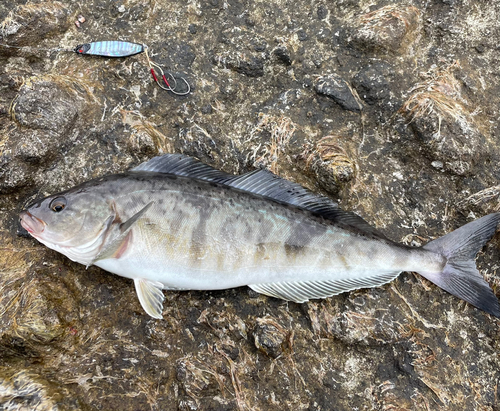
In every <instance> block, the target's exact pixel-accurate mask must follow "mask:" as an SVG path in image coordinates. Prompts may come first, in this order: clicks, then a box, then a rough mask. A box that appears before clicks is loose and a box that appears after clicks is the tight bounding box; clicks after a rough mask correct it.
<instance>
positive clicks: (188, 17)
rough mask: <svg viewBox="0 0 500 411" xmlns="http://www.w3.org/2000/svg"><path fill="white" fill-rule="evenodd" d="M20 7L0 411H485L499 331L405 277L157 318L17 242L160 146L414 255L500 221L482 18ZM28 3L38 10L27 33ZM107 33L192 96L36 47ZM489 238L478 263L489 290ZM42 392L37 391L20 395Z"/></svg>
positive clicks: (492, 78) (2, 92) (6, 67)
mask: <svg viewBox="0 0 500 411" xmlns="http://www.w3.org/2000/svg"><path fill="white" fill-rule="evenodd" d="M24 3H26V1H25V0H10V1H3V2H0V21H3V25H2V26H1V28H3V29H6V28H8V29H9V30H11V31H12V33H11V34H8V35H5V33H4V38H3V39H0V40H1V41H0V42H7V43H9V44H17V43H16V42H19V44H20V45H22V46H27V48H26V49H25V50H21V51H19V50H16V49H11V50H6V49H1V50H0V54H1V55H0V60H1V61H0V190H1V195H0V272H1V273H2V275H0V289H1V290H2V293H1V295H0V307H1V308H0V354H1V355H0V357H1V358H2V368H1V369H0V378H1V382H0V385H1V387H0V409H3V408H11V409H16V407H17V409H25V410H28V409H29V410H31V409H34V408H35V407H36V406H37V405H39V404H42V401H38V400H37V399H36V398H49V399H51V401H52V403H49V405H48V407H50V406H52V405H53V404H54V403H55V404H56V406H57V408H58V409H64V410H66V409H68V410H72V409H74V410H87V409H88V410H94V409H102V410H115V409H116V410H123V411H132V410H149V409H161V410H171V409H177V408H178V409H183V410H225V409H227V410H228V411H229V410H236V409H238V410H254V409H255V410H262V411H272V410H277V409H280V410H281V409H283V410H299V409H311V410H313V409H314V410H320V409H321V410H323V411H324V410H332V409H335V410H344V409H360V410H371V409H374V410H379V409H387V410H389V409H399V408H403V409H408V410H410V409H411V410H413V409H433V406H434V408H436V407H445V408H447V409H450V410H464V409H467V410H468V409H489V408H491V407H492V406H493V407H494V406H495V395H494V394H495V392H494V390H493V389H492V387H495V384H496V382H497V381H498V379H499V375H500V374H499V371H498V370H500V360H499V357H498V355H497V352H498V336H499V335H500V330H499V325H498V321H495V319H493V318H491V317H490V316H488V315H487V314H484V313H482V312H481V311H479V310H477V309H475V308H473V307H472V306H470V305H469V304H466V303H464V302H463V301H460V300H459V299H458V298H455V297H453V296H451V295H449V294H447V293H445V292H443V291H441V290H440V289H439V288H438V287H435V286H433V285H431V284H429V283H428V282H426V281H425V280H423V279H421V278H420V277H418V276H416V275H413V274H402V275H401V276H400V277H398V279H396V280H395V281H394V282H393V283H391V284H387V285H385V286H383V287H380V288H376V289H363V290H358V291H351V292H348V293H343V294H342V295H338V296H333V297H331V298H328V299H325V300H318V301H312V302H309V303H307V304H294V303H286V302H283V301H280V300H277V299H273V298H267V297H265V296H263V295H261V294H257V293H255V292H253V291H249V289H248V288H247V287H242V288H237V289H231V290H224V291H210V292H205V291H173V290H170V291H167V290H165V292H164V293H165V297H166V303H165V307H164V308H165V309H164V320H163V321H157V320H153V319H151V318H149V317H148V316H147V315H145V314H144V312H143V311H142V309H141V306H140V303H139V302H138V299H137V296H136V294H135V292H134V287H133V283H132V282H131V281H130V280H128V279H125V278H121V277H118V276H115V275H112V274H109V273H106V272H104V271H102V270H100V269H98V268H97V267H89V268H88V269H85V267H83V266H81V265H79V264H77V263H74V262H72V261H70V260H69V259H67V258H65V257H63V256H61V255H58V254H57V253H56V252H54V251H51V250H48V249H47V248H46V247H44V246H43V245H41V244H39V243H38V242H36V240H34V239H33V238H31V237H19V236H18V230H17V227H18V213H19V210H20V209H21V208H22V207H23V205H24V204H27V203H29V202H31V201H33V200H34V199H35V198H36V197H37V196H42V195H45V194H52V193H54V192H56V191H60V190H62V189H65V188H68V187H71V186H73V185H75V184H77V183H80V182H83V181H86V180H88V179H90V178H93V177H99V176H102V175H104V174H108V173H114V172H122V171H124V170H127V169H129V168H130V167H131V166H134V165H137V164H139V163H140V162H142V161H145V160H147V159H148V158H150V157H153V156H155V155H158V154H161V153H164V152H184V153H186V154H191V155H195V156H197V157H199V158H200V159H202V160H204V161H205V162H207V163H209V164H211V165H213V166H215V167H217V168H221V169H223V170H224V171H227V172H230V173H235V174H236V173H242V172H247V171H250V170H253V169H255V168H258V167H265V168H267V169H269V170H272V171H274V172H276V173H279V174H280V175H281V176H283V177H286V178H288V179H290V180H293V181H295V182H298V183H300V184H303V185H305V186H307V187H308V188H310V189H312V190H313V191H318V190H319V191H320V192H321V193H323V194H324V193H325V192H326V193H328V194H330V195H334V197H333V198H332V199H334V200H337V201H338V202H339V203H340V205H341V207H343V208H344V209H347V210H352V211H355V212H356V213H357V214H359V215H361V216H362V217H363V218H365V219H366V220H367V221H369V222H370V223H372V224H373V225H375V226H376V227H377V228H378V229H380V230H381V231H382V232H383V233H384V234H385V235H386V236H387V237H388V238H391V239H392V240H395V241H402V242H404V243H407V244H413V245H422V244H425V243H426V242H427V241H428V240H431V239H434V238H437V237H439V236H441V235H443V234H445V233H447V232H450V231H451V230H453V229H456V228H458V227H459V226H460V225H462V224H463V223H465V222H467V221H469V220H471V219H472V218H473V217H474V216H475V217H480V216H482V215H484V214H486V213H490V212H495V211H497V210H498V208H499V204H498V197H499V195H498V192H499V190H498V181H499V178H500V174H499V171H498V167H496V165H497V164H498V162H499V161H500V155H499V154H498V150H499V144H498V141H500V134H499V133H500V131H499V128H498V117H499V113H498V107H500V86H499V84H498V81H497V79H498V73H497V71H498V69H497V67H498V61H497V60H498V45H497V44H496V43H495V41H496V39H498V38H499V35H500V33H499V28H498V21H500V14H499V13H500V11H499V10H498V8H495V7H494V6H492V4H493V3H491V2H490V3H488V2H484V1H483V2H479V1H478V0H471V1H469V2H467V3H464V2H454V4H453V7H450V4H445V2H443V1H441V0H431V1H428V2H420V3H419V4H418V5H417V4H416V3H415V5H417V7H419V8H420V10H419V11H418V12H414V10H413V9H412V8H411V7H410V6H407V5H402V4H396V2H392V3H391V4H393V5H392V6H390V7H384V6H386V5H387V4H389V3H390V2H387V1H384V2H379V3H377V4H374V5H370V6H367V7H368V10H367V11H368V13H366V12H364V11H361V10H362V9H361V8H360V3H359V2H356V1H342V2H332V1H330V2H326V1H321V2H315V3H314V4H312V3H311V2H310V1H309V2H308V1H305V0H296V1H295V2H283V1H270V2H238V1H222V0H214V1H190V2H186V1H184V0H170V1H168V2H158V1H157V2H151V4H149V2H144V1H136V0H127V1H119V2H113V1H111V0H94V1H92V2H80V3H79V5H78V7H76V6H75V7H76V8H75V7H73V6H74V5H73V4H72V5H71V7H70V6H68V5H67V4H69V2H66V3H65V6H64V8H67V10H69V14H70V15H71V18H68V24H69V26H68V28H67V29H65V28H64V27H65V24H66V22H65V20H64V16H63V17H62V19H61V18H60V17H57V16H58V14H57V13H55V12H54V13H55V14H53V15H52V14H50V10H52V9H51V7H52V6H51V5H52V4H54V3H41V2H35V3H29V4H28V5H24ZM447 3H450V2H447ZM45 7H48V8H49V12H47V11H46V10H45ZM22 8H24V11H23V12H22V13H18V14H20V15H23V16H24V14H23V13H26V16H28V15H29V14H30V13H32V14H33V15H34V16H37V17H36V18H35V19H34V20H29V16H28V18H26V19H25V20H23V19H17V18H16V16H15V13H17V11H19V10H21V9H22ZM11 11H12V14H11V17H12V19H11V20H10V21H9V20H8V19H6V18H7V17H8V16H9V13H10V12H11ZM67 12H68V11H65V12H64V13H67ZM80 13H81V14H82V15H83V16H85V18H86V21H85V23H84V24H81V27H80V28H79V29H77V28H76V27H75V26H74V24H73V22H74V21H75V19H76V18H77V16H78V14H80ZM412 13H413V14H412ZM361 14H364V16H363V17H362V18H360V19H358V20H357V21H356V17H355V16H360V15H361ZM417 14H421V17H418V18H416V17H415V16H416V15H417ZM54 16H56V17H54ZM353 16H354V17H353ZM23 18H24V17H23ZM415 20H418V22H417V23H416V25H415V24H414V21H415ZM13 22H18V23H19V22H20V23H23V24H20V25H19V24H18V25H17V26H18V27H17V28H16V25H15V24H14V25H11V24H12V23H13ZM422 22H425V36H424V35H421V34H423V33H424V32H423V24H422ZM471 22H472V23H471ZM46 28H47V30H49V31H50V30H52V31H50V33H51V34H46V33H45V32H44V30H45V29H46ZM110 28H112V32H113V38H116V39H118V38H119V39H123V40H131V41H140V42H145V43H147V44H148V45H149V46H150V52H151V53H150V56H151V58H152V59H153V60H154V61H156V62H158V63H159V64H160V65H161V66H162V67H163V68H164V69H167V70H169V71H171V72H172V73H174V74H175V73H187V75H185V77H186V78H187V79H188V81H190V82H191V83H192V85H193V86H196V87H193V90H194V92H193V93H191V94H189V95H188V96H184V97H177V96H174V95H172V94H171V93H169V92H166V91H164V90H160V89H159V88H158V87H157V86H156V84H155V83H154V82H153V81H152V79H151V75H150V73H149V70H148V67H147V60H146V59H145V56H144V55H143V54H142V55H137V56H133V57H129V58H125V59H107V58H92V57H82V56H76V55H74V54H72V53H48V52H47V51H42V50H37V47H41V48H45V47H46V48H54V47H61V48H70V47H74V45H76V44H75V42H74V41H75V39H76V37H79V36H83V37H85V38H87V39H96V40H97V39H103V38H108V39H109V35H110ZM16 30H17V31H16ZM14 31H15V32H14ZM75 36H76V37H75ZM483 46H484V47H483ZM469 51H472V52H471V53H470V52H469ZM450 59H453V60H459V61H460V65H461V69H454V70H453V72H452V74H453V78H454V80H453V79H451V78H450V79H443V78H441V77H440V76H439V73H438V72H439V71H442V70H443V68H446V67H447V65H448V64H449V63H450V62H451V61H450ZM214 63H215V64H214ZM436 67H438V68H439V69H436ZM329 73H335V76H338V77H340V78H341V79H342V80H343V81H344V82H345V83H341V85H343V86H344V87H340V88H341V89H342V90H344V91H345V93H346V95H347V97H348V98H350V97H349V92H347V91H346V88H345V85H347V86H350V85H352V87H353V88H354V90H355V91H354V92H353V93H351V94H352V95H353V97H354V98H355V100H356V99H358V98H359V100H357V101H358V103H360V104H365V105H364V106H363V108H362V110H363V115H362V116H361V115H358V114H355V115H353V113H352V112H350V111H348V110H345V109H342V108H341V107H340V106H339V107H338V108H337V107H336V106H337V104H339V103H337V102H334V101H332V97H326V96H325V95H318V93H317V92H315V91H313V86H314V83H315V82H316V80H317V79H318V77H320V76H323V77H328V76H327V74H329ZM48 76H50V77H51V78H49V77H48ZM61 76H62V77H64V78H65V79H66V80H68V81H62V82H60V81H58V80H57V79H56V77H61ZM75 80H78V81H77V83H78V85H76V84H72V82H74V81H75ZM431 80H433V82H432V81H431ZM43 82H45V83H46V84H45V85H43V84H42V83H43ZM68 82H69V83H68ZM23 84H24V85H23ZM30 84H31V85H30ZM28 86H29V87H28ZM67 86H69V88H68V87H67ZM30 87H32V89H30ZM52 89H53V90H52ZM36 93H39V94H40V95H39V96H38V97H37V96H36ZM356 93H357V94H356ZM333 94H334V93H333ZM339 94H340V95H342V93H341V92H340V93H339ZM16 96H17V97H16ZM358 96H359V97H358ZM21 97H22V98H21ZM81 98H83V100H82V99H81ZM348 98H346V99H345V101H348ZM340 100H341V101H342V99H340ZM403 100H407V103H408V104H406V106H405V109H404V110H402V111H401V112H400V113H402V114H403V115H402V116H398V115H394V111H395V110H398V109H399V108H400V107H401V106H402V103H403ZM47 101H49V102H47ZM20 103H21V104H20ZM350 103H351V107H353V108H354V110H355V111H356V110H359V108H360V106H359V105H358V104H354V103H353V101H352V99H351V100H350ZM332 107H333V109H332ZM11 113H12V114H14V115H16V114H17V115H18V118H17V119H16V117H13V116H12V114H11ZM453 113H454V114H453ZM457 113H458V114H457ZM426 117H428V118H426ZM471 130H472V131H471ZM325 136H326V137H328V138H325ZM483 138H484V140H483ZM483 159H484V161H483ZM456 161H462V162H467V163H468V164H470V165H471V166H470V168H469V171H467V172H466V173H465V174H457V173H456V172H455V171H453V170H458V172H461V171H462V170H461V169H460V168H457V167H456V165H457V164H455V165H454V164H453V162H456ZM498 241H499V239H498V236H497V237H495V238H494V239H493V240H492V241H491V242H490V243H489V244H488V245H487V246H486V248H485V250H484V252H483V253H480V254H479V256H478V259H477V262H478V269H479V271H480V272H481V274H483V275H484V276H485V279H486V281H488V282H489V283H490V284H491V285H492V287H493V288H494V289H496V290H498V289H500V283H499V279H498V272H497V271H498V270H497V268H496V267H497V265H498V261H499V259H500V254H499V253H500V252H499V248H498ZM256 319H259V320H256ZM7 371H8V372H7ZM19 373H24V375H25V376H26V378H25V381H28V382H27V383H26V384H24V383H18V382H16V381H19V377H18V375H20V374H19ZM31 383H33V384H35V383H36V384H39V386H38V387H40V389H39V390H38V391H37V390H36V389H30V390H25V389H18V388H16V387H21V386H23V384H24V386H28V385H30V384H31ZM27 391H28V394H26V395H24V394H23V393H26V392H27ZM2 393H7V394H5V396H3V394H2ZM60 394H62V395H60ZM436 404H439V405H436ZM38 409H42V406H41V405H39V406H38ZM49 409H50V408H49Z"/></svg>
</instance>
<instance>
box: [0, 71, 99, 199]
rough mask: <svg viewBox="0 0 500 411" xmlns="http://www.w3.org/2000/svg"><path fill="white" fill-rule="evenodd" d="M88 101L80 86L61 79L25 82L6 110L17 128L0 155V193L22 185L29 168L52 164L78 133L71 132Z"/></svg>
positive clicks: (63, 78)
mask: <svg viewBox="0 0 500 411" xmlns="http://www.w3.org/2000/svg"><path fill="white" fill-rule="evenodd" d="M89 98H90V97H89V90H88V89H87V88H86V87H85V86H84V85H82V84H81V83H80V82H79V81H76V80H73V79H69V78H67V77H65V76H58V75H48V76H45V77H40V78H30V79H27V80H26V81H25V83H24V84H23V86H22V87H21V89H20V90H19V93H18V94H17V95H16V97H15V98H14V100H13V101H12V103H11V107H10V113H11V117H12V119H13V120H14V121H15V122H16V124H17V127H14V128H11V129H10V130H9V132H8V134H7V136H6V139H5V141H4V144H3V150H2V151H1V152H0V176H1V177H2V179H1V182H0V192H1V191H6V190H7V191H8V190H11V189H13V188H14V187H16V186H19V185H23V184H24V183H25V182H26V181H27V180H26V179H27V178H28V173H29V171H28V170H33V169H32V168H31V167H32V166H33V165H35V166H40V165H41V164H43V163H45V164H47V163H49V162H51V161H53V160H54V159H55V158H57V157H58V156H59V155H60V154H61V151H64V149H65V148H67V147H69V146H70V145H71V144H73V143H74V142H75V140H76V138H77V136H78V130H77V131H76V132H75V133H74V132H72V131H73V128H74V127H75V125H76V123H77V120H78V118H79V115H81V114H82V113H84V108H85V107H86V104H87V103H88V101H89Z"/></svg>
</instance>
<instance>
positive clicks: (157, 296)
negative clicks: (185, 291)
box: [134, 278, 165, 320]
mask: <svg viewBox="0 0 500 411" xmlns="http://www.w3.org/2000/svg"><path fill="white" fill-rule="evenodd" d="M134 284H135V290H136V291H137V297H139V301H140V302H141V305H142V308H144V311H146V312H147V313H148V314H149V315H150V316H151V317H153V318H158V319H159V320H161V319H163V315H162V311H163V301H164V300H165V296H164V295H163V292H162V288H163V284H162V283H159V282H156V281H149V280H145V279H143V278H135V279H134Z"/></svg>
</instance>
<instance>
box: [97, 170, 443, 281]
mask: <svg viewBox="0 0 500 411" xmlns="http://www.w3.org/2000/svg"><path fill="white" fill-rule="evenodd" d="M101 188H102V189H104V191H107V192H109V193H110V194H112V193H114V195H112V197H113V198H114V200H115V202H116V203H117V204H120V206H119V208H118V210H117V211H118V215H119V216H120V218H121V220H123V221H125V220H127V219H128V218H130V217H132V216H133V215H134V214H135V213H136V212H138V211H139V210H140V208H141V207H143V205H144V204H147V203H148V202H150V201H153V202H154V203H153V206H152V207H151V209H150V210H149V212H148V213H147V215H145V216H144V217H143V218H142V219H141V220H140V221H139V222H138V224H137V225H136V226H135V227H134V228H132V233H133V239H132V241H131V245H133V246H130V245H129V247H128V249H127V252H126V253H125V254H124V255H123V256H122V257H121V260H123V267H121V274H122V275H123V274H126V276H129V277H133V276H134V272H135V270H136V269H138V268H139V267H141V269H142V270H150V271H151V273H150V276H151V277H152V278H153V279H154V280H155V281H159V282H162V283H163V284H165V286H167V287H173V288H191V289H193V288H195V289H196V288H199V289H218V288H220V287H221V283H220V281H221V280H223V281H224V286H225V287H235V286H241V285H246V284H249V283H250V284H252V283H261V282H268V281H273V280H280V281H293V280H295V279H296V278H297V275H299V276H301V277H302V278H304V279H307V278H308V277H314V279H316V280H323V279H331V278H332V275H336V276H337V277H339V278H346V279H347V278H352V277H355V276H358V275H362V274H365V273H367V272H368V273H370V272H371V273H373V272H374V271H376V270H384V271H385V270H387V266H388V264H389V265H391V268H392V270H393V271H395V270H399V271H402V270H414V269H417V268H418V267H419V266H421V262H420V260H419V256H418V254H422V251H418V250H415V249H408V248H406V247H404V246H403V247H401V246H395V244H394V243H392V242H389V241H387V242H382V241H380V239H378V238H369V237H366V236H364V235H362V234H360V233H353V232H352V231H348V230H347V229H346V228H341V227H339V226H337V225H335V224H334V223H331V222H328V221H326V220H324V219H323V218H321V217H318V216H314V215H311V213H309V212H307V211H305V210H300V209H297V208H294V207H289V206H286V205H282V204H278V203H274V202H270V201H268V200H266V199H263V198H259V197H255V196H249V195H248V193H245V192H239V191H238V190H234V189H227V188H226V187H223V186H218V185H216V184H212V183H208V182H204V181H197V180H192V179H189V178H186V177H177V178H171V177H169V178H165V177H162V178H158V176H156V175H148V174H147V173H145V174H144V175H134V174H130V175H123V178H122V179H121V180H118V179H115V178H113V179H112V181H111V182H109V187H108V184H103V185H102V186H101ZM395 250H396V251H395ZM152 255H154V256H155V258H154V259H152V258H151V256H152ZM440 260H441V261H436V262H434V261H433V262H431V263H429V267H428V269H429V271H437V272H439V271H441V269H442V266H443V262H442V259H440ZM97 265H100V264H99V263H97ZM101 266H104V268H106V267H108V266H107V263H103V264H102V265H101ZM112 271H115V270H112ZM165 272H167V273H168V274H167V277H168V278H165V277H166V276H165ZM222 277H226V278H222ZM148 278H149V276H148Z"/></svg>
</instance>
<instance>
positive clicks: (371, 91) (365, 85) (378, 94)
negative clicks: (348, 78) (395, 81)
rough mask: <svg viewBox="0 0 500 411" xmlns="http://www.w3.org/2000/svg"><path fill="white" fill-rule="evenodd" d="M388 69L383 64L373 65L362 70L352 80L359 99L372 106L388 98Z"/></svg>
mask: <svg viewBox="0 0 500 411" xmlns="http://www.w3.org/2000/svg"><path fill="white" fill-rule="evenodd" d="M389 73H390V71H389V68H388V67H387V66H386V65H384V64H380V63H379V64H374V65H371V66H367V67H364V68H362V69H361V70H360V71H359V72H358V74H356V75H355V76H354V78H353V80H352V84H353V86H354V88H355V89H356V91H357V92H358V95H359V97H360V98H362V99H363V100H364V101H365V102H366V103H367V104H370V105H373V104H375V103H377V102H379V101H383V100H386V99H387V98H389V97H390V90H391V88H390V87H389V81H388V79H387V76H388V75H389Z"/></svg>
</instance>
